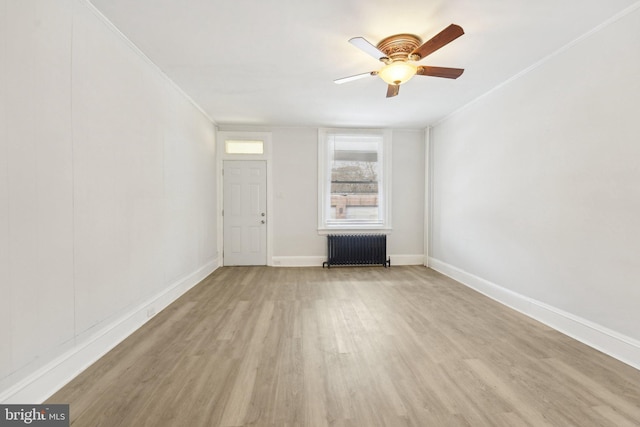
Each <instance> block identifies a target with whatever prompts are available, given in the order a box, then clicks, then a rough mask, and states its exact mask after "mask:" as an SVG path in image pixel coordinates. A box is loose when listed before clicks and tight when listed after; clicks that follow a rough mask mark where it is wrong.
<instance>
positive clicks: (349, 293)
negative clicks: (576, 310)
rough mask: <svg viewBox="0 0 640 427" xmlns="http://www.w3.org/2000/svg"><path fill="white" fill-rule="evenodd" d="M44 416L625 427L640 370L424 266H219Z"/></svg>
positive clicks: (168, 421)
mask: <svg viewBox="0 0 640 427" xmlns="http://www.w3.org/2000/svg"><path fill="white" fill-rule="evenodd" d="M48 402H49V403H69V404H70V409H71V424H72V425H73V426H76V427H79V426H91V427H96V426H107V427H115V426H136V427H137V426H189V427H197V426H354V427H355V426H357V427H361V426H393V427H401V426H436V427H441V426H509V427H514V426H580V427H587V426H611V427H621V426H639V425H640V371H638V370H636V369H634V368H632V367H629V366H627V365H625V364H623V363H621V362H618V361H616V360H614V359H612V358H610V357H608V356H606V355H604V354H602V353H599V352H598V351H596V350H593V349H591V348H589V347H587V346H585V345H583V344H580V343H579V342H577V341H575V340H572V339H570V338H568V337H566V336H564V335H562V334H560V333H558V332H556V331H554V330H552V329H550V328H548V327H546V326H544V325H542V324H540V323H537V322H535V321H533V320H531V319H529V318H527V317H525V316H523V315H521V314H519V313H517V312H514V311H512V310H510V309H508V308H506V307H503V306H501V305H500V304H498V303H496V302H494V301H492V300H490V299H488V298H486V297H484V296H482V295H480V294H478V293H476V292H474V291H472V290H470V289H468V288H466V287H464V286H463V285H461V284H459V283H456V282H455V281H453V280H451V279H449V278H446V277H444V276H442V275H440V274H438V273H436V272H434V271H432V270H429V269H426V268H424V267H391V268H387V269H385V268H380V267H375V268H332V269H330V270H328V269H321V268H269V267H224V268H221V269H218V270H217V271H216V272H214V273H213V274H212V275H211V276H209V277H208V278H207V279H205V280H204V281H203V282H202V283H200V284H199V285H198V286H196V287H194V288H193V289H192V290H191V291H190V292H188V293H187V294H185V295H184V296H183V297H182V298H180V299H179V300H178V301H176V302H175V303H174V304H172V305H171V306H170V307H168V308H167V309H166V310H164V311H162V312H161V313H158V315H156V317H154V318H153V319H151V320H150V321H149V322H148V323H147V324H146V325H145V326H144V327H142V328H141V329H139V330H138V331H137V332H136V333H134V334H133V335H132V336H131V337H129V338H128V339H127V340H125V341H124V342H122V343H121V344H120V345H118V346H117V347H116V348H115V349H113V350H112V351H111V352H110V353H108V354H107V355H106V356H105V357H103V358H102V359H100V360H99V361H98V362H96V363H95V364H94V365H93V366H91V367H90V368H88V369H87V370H86V371H85V372H83V373H82V374H81V375H80V376H78V377H77V378H76V379H74V380H73V381H72V382H71V383H69V384H68V385H67V386H65V387H64V388H63V389H61V390H60V391H59V392H58V393H56V394H55V395H54V396H52V397H51V399H49V401H48Z"/></svg>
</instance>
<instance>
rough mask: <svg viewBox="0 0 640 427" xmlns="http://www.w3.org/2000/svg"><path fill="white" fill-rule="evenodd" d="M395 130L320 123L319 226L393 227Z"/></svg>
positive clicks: (328, 229)
mask: <svg viewBox="0 0 640 427" xmlns="http://www.w3.org/2000/svg"><path fill="white" fill-rule="evenodd" d="M390 165H391V132H390V131H389V130H378V129H320V130H319V132H318V198H319V200H318V230H319V231H320V232H321V233H322V232H332V231H335V230H345V231H349V230H354V231H357V230H389V229H391V209H390V206H391V194H390V189H391V168H390Z"/></svg>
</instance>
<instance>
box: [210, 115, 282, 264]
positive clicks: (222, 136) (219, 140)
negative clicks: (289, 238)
mask: <svg viewBox="0 0 640 427" xmlns="http://www.w3.org/2000/svg"><path fill="white" fill-rule="evenodd" d="M228 139H234V140H249V141H255V140H261V141H263V142H264V153H263V154H227V153H225V149H224V147H225V144H224V142H225V140H228ZM215 150H216V158H217V160H216V190H217V191H216V193H217V196H216V199H217V209H216V216H217V218H216V219H217V221H216V225H217V227H216V228H217V244H216V246H217V253H218V264H219V265H220V266H224V253H223V249H224V217H223V215H222V211H223V209H224V177H223V175H222V168H223V164H224V161H228V160H263V161H264V162H265V163H266V166H267V188H266V190H267V242H266V244H267V265H268V266H272V265H273V191H272V190H273V173H272V167H271V164H272V162H271V152H272V151H271V132H256V131H221V130H218V128H217V127H216V147H215Z"/></svg>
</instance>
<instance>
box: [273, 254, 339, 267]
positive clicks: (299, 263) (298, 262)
mask: <svg viewBox="0 0 640 427" xmlns="http://www.w3.org/2000/svg"><path fill="white" fill-rule="evenodd" d="M271 260H272V261H271V265H272V266H274V267H322V263H323V262H325V261H326V260H327V257H325V256H274V257H273V258H271Z"/></svg>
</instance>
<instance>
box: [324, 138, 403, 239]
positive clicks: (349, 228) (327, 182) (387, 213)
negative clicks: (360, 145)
mask: <svg viewBox="0 0 640 427" xmlns="http://www.w3.org/2000/svg"><path fill="white" fill-rule="evenodd" d="M330 135H349V136H352V135H376V136H381V137H382V144H381V145H382V147H381V149H380V150H379V151H378V159H379V160H378V162H379V168H380V170H379V175H380V176H379V181H378V182H379V183H378V186H379V194H380V196H379V203H380V204H381V216H382V218H381V219H380V220H379V221H362V220H359V221H349V220H344V221H336V220H330V218H329V217H328V216H329V215H328V212H329V209H330V206H327V203H328V204H330V203H331V170H330V167H331V164H330V158H331V153H330V152H329V145H330V144H329V141H328V137H329V136H330ZM391 136H392V134H391V130H390V129H353V128H320V129H318V234H321V235H324V234H330V233H358V232H370V231H378V232H382V233H385V234H388V233H389V232H391V230H392V225H391V206H392V205H391Z"/></svg>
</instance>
